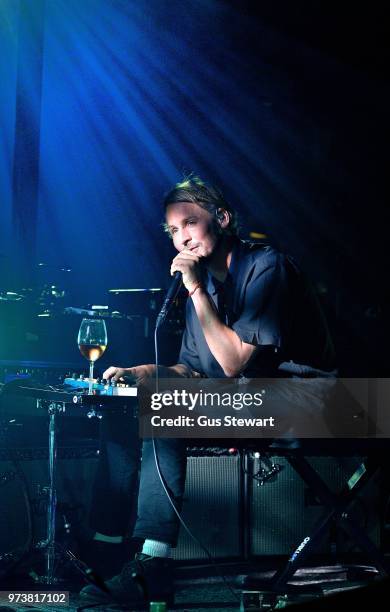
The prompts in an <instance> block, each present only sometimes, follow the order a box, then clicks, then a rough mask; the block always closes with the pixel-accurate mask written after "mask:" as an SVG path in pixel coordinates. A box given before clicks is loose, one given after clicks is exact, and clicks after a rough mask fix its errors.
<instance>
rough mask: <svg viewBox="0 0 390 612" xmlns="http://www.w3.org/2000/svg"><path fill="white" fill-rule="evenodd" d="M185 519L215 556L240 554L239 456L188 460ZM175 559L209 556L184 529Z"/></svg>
mask: <svg viewBox="0 0 390 612" xmlns="http://www.w3.org/2000/svg"><path fill="white" fill-rule="evenodd" d="M183 518H184V520H185V522H186V524H187V525H188V527H189V529H190V530H191V531H192V532H193V533H194V535H195V536H196V537H197V538H199V540H200V541H201V542H202V544H203V545H204V546H206V548H207V549H208V550H209V552H210V553H211V554H212V555H213V557H217V558H225V557H237V556H239V555H240V529H239V527H240V461H239V457H237V456H234V457H189V458H188V465H187V480H186V488H185V494H184V503H183ZM174 558H175V559H182V560H185V559H194V560H195V559H203V558H207V555H206V553H205V552H204V551H203V550H202V549H201V547H200V546H199V545H198V544H197V543H196V542H194V541H193V540H192V539H191V538H190V537H189V535H188V534H187V533H186V532H185V530H184V529H183V527H181V529H180V535H179V541H178V545H177V548H176V549H175V551H174Z"/></svg>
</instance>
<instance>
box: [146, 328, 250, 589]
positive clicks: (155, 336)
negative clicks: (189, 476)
mask: <svg viewBox="0 0 390 612" xmlns="http://www.w3.org/2000/svg"><path fill="white" fill-rule="evenodd" d="M157 332H158V326H157V325H156V327H155V330H154V354H155V365H156V378H155V380H156V384H155V392H156V393H158V392H159V384H158V381H159V376H158V365H159V364H158V340H157ZM152 445H153V454H154V461H155V464H156V470H157V474H158V476H159V478H160V481H161V485H162V487H163V489H164V492H165V494H166V496H167V498H168V501H169V503H170V504H171V506H172V508H173V510H174V512H175V514H176V516H177V518H178V519H179V521H180V524H181V525H182V527H183V529H184V530H185V531H186V533H187V534H188V535H189V536H190V538H191V539H192V540H193V541H194V542H196V544H198V546H200V548H201V549H202V550H203V552H204V553H205V554H206V556H207V558H208V560H209V561H210V563H211V565H212V566H213V567H214V569H215V572H216V574H217V576H218V578H221V580H222V581H223V583H224V585H225V586H226V588H227V589H228V590H229V592H230V593H231V594H232V595H233V597H234V598H235V599H236V600H237V601H240V597H239V595H238V594H237V592H236V591H235V590H234V589H233V587H232V586H231V585H230V584H229V583H228V581H227V579H226V576H224V574H223V573H222V572H221V570H220V567H219V565H218V563H217V562H216V561H215V559H214V558H213V556H212V555H211V553H210V551H209V550H208V549H207V548H206V546H204V545H203V544H202V542H201V541H200V540H198V538H197V537H196V536H195V535H194V534H193V533H192V531H191V530H190V528H189V527H188V526H187V525H186V523H185V521H184V519H183V517H182V516H181V514H180V512H179V510H178V509H177V508H176V504H175V502H174V500H173V498H172V496H171V494H170V492H169V490H168V486H167V484H166V482H165V479H164V476H163V474H162V472H161V468H160V463H159V460H158V455H157V447H156V440H155V437H154V435H153V429H152Z"/></svg>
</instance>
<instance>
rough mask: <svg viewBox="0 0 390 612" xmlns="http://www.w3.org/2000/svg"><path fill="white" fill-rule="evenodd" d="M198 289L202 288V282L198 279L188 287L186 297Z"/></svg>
mask: <svg viewBox="0 0 390 612" xmlns="http://www.w3.org/2000/svg"><path fill="white" fill-rule="evenodd" d="M198 289H202V283H201V282H200V281H198V282H197V283H194V284H193V285H191V287H190V288H189V289H188V297H191V296H192V295H194V293H195V291H197V290H198Z"/></svg>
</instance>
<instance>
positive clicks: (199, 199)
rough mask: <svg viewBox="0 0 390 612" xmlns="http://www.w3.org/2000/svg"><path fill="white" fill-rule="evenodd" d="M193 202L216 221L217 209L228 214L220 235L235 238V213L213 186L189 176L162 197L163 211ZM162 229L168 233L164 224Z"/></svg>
mask: <svg viewBox="0 0 390 612" xmlns="http://www.w3.org/2000/svg"><path fill="white" fill-rule="evenodd" d="M179 202H193V203H194V204H198V205H199V206H200V207H201V208H204V209H205V210H207V211H208V212H209V213H211V214H212V215H213V216H214V217H215V220H217V216H218V209H219V208H223V209H224V210H226V211H227V212H228V213H229V217H230V221H229V225H228V226H227V227H226V228H223V229H220V231H221V233H222V234H225V235H228V236H236V235H237V233H238V224H237V213H236V211H235V210H234V209H233V208H232V207H231V206H230V204H229V203H228V202H227V201H226V200H225V198H224V196H223V194H222V191H221V190H220V189H218V187H215V186H213V185H210V184H207V183H205V182H204V181H202V179H201V178H199V177H198V176H194V175H192V174H191V175H190V176H189V177H187V178H185V179H184V180H183V181H181V182H180V183H176V185H175V186H174V187H173V189H171V190H170V191H168V193H167V194H166V195H165V197H164V210H165V211H166V210H167V208H168V206H169V205H170V204H177V203H179ZM164 229H165V230H166V231H168V228H167V226H166V224H164Z"/></svg>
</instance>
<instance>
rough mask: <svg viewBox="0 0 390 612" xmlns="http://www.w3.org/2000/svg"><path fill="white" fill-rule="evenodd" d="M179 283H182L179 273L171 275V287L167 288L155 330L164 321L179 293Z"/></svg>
mask: <svg viewBox="0 0 390 612" xmlns="http://www.w3.org/2000/svg"><path fill="white" fill-rule="evenodd" d="M181 282H182V277H181V272H175V274H174V275H173V279H172V282H171V286H170V287H169V289H168V291H167V294H166V296H165V300H164V303H163V305H162V308H161V310H160V312H159V315H158V317H157V319H156V329H157V328H159V327H160V325H161V324H162V323H163V322H164V321H165V318H166V316H167V314H168V312H169V310H170V308H171V306H172V304H173V302H174V301H175V298H176V296H177V294H178V292H179V289H180V287H181Z"/></svg>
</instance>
